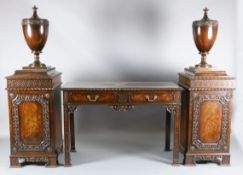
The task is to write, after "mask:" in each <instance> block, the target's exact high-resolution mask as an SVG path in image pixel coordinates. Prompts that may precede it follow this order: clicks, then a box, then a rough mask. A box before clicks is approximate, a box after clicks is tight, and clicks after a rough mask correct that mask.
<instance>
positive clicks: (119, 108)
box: [111, 104, 134, 112]
mask: <svg viewBox="0 0 243 175" xmlns="http://www.w3.org/2000/svg"><path fill="white" fill-rule="evenodd" d="M111 108H112V109H114V110H116V111H122V112H126V111H129V110H131V109H133V108H134V106H133V105H129V104H128V105H119V104H118V105H112V106H111Z"/></svg>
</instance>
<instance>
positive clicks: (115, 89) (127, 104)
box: [62, 82, 182, 166]
mask: <svg viewBox="0 0 243 175" xmlns="http://www.w3.org/2000/svg"><path fill="white" fill-rule="evenodd" d="M62 91H63V105H64V108H63V109H64V149H65V150H64V159H65V166H71V159H70V151H75V135H74V111H75V109H76V108H77V107H78V106H79V105H92V104H93V105H94V104H95V105H104V104H105V105H109V106H111V107H112V108H113V109H115V110H119V111H127V110H129V109H131V108H132V107H133V106H135V105H142V104H160V105H161V106H162V107H166V109H167V110H166V111H167V112H166V114H167V115H166V134H165V135H166V137H165V140H166V141H165V150H166V151H169V150H170V123H171V117H174V127H173V129H174V143H173V163H172V164H173V165H179V164H180V163H179V144H180V118H181V91H182V88H180V87H179V86H178V85H177V84H175V83H170V82H117V83H81V82H76V83H67V84H65V85H63V86H62Z"/></svg>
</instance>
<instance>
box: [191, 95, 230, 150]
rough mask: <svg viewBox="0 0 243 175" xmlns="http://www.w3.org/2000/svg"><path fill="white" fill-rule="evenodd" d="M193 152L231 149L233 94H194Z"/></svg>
mask: <svg viewBox="0 0 243 175" xmlns="http://www.w3.org/2000/svg"><path fill="white" fill-rule="evenodd" d="M193 98H194V100H193V101H194V102H193V119H192V120H193V122H192V141H191V142H192V146H191V147H190V149H191V150H192V151H205V150H207V151H221V152H225V151H227V150H228V149H229V148H228V147H227V143H228V142H229V140H228V137H227V133H228V132H229V128H230V126H229V125H230V118H229V116H230V115H229V113H230V108H231V106H230V105H231V98H232V94H231V93H229V92H220V93H215V92H206V93H205V92H204V93H200V92H197V93H194V94H193Z"/></svg>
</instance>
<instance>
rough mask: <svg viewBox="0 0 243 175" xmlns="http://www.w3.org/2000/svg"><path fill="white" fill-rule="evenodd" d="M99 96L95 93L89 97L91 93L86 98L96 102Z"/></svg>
mask: <svg viewBox="0 0 243 175" xmlns="http://www.w3.org/2000/svg"><path fill="white" fill-rule="evenodd" d="M98 98H99V95H95V96H94V98H92V97H91V95H87V99H88V100H89V101H90V102H96V101H97V100H98Z"/></svg>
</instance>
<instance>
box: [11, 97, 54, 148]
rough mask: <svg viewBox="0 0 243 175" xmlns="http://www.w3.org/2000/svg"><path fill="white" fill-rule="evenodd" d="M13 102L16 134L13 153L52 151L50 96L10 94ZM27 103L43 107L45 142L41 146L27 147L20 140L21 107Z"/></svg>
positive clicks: (14, 131) (14, 132)
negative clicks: (34, 103)
mask: <svg viewBox="0 0 243 175" xmlns="http://www.w3.org/2000/svg"><path fill="white" fill-rule="evenodd" d="M9 96H10V98H11V101H12V111H13V134H14V146H13V147H12V151H13V152H17V151H51V147H50V145H51V144H50V126H49V102H48V99H49V97H50V96H49V94H43V95H19V94H18V95H16V96H15V94H13V93H10V95H9ZM25 102H36V103H38V104H40V105H41V109H42V114H43V120H42V121H43V132H44V136H43V140H42V141H41V142H40V144H39V145H27V144H25V143H23V142H22V141H21V138H20V118H19V117H20V116H19V105H21V103H25Z"/></svg>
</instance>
